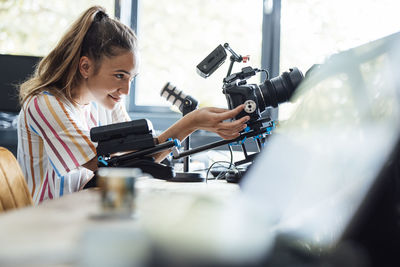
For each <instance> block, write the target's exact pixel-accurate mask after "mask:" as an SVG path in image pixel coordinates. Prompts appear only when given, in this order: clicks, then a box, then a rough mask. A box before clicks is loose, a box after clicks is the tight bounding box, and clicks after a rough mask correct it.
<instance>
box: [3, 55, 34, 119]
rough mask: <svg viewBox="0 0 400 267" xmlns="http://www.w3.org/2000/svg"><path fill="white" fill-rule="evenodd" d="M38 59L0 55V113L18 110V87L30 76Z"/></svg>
mask: <svg viewBox="0 0 400 267" xmlns="http://www.w3.org/2000/svg"><path fill="white" fill-rule="evenodd" d="M40 59H41V58H40V57H33V56H14V55H0V71H1V75H0V112H13V113H17V112H19V110H20V105H19V101H18V90H17V88H18V85H19V84H20V83H22V82H23V81H25V80H26V79H27V78H28V77H29V76H31V75H32V73H33V71H34V70H35V65H36V64H38V63H39V60H40Z"/></svg>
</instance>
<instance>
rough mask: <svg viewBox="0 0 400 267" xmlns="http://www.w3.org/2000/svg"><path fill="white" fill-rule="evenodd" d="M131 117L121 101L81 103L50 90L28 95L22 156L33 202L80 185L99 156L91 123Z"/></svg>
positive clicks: (20, 121)
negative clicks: (108, 105)
mask: <svg viewBox="0 0 400 267" xmlns="http://www.w3.org/2000/svg"><path fill="white" fill-rule="evenodd" d="M128 120H130V118H129V115H128V113H127V112H126V110H125V108H124V107H123V105H121V104H117V105H116V107H115V108H114V109H113V110H112V111H111V110H107V109H105V108H104V107H102V106H101V105H98V104H96V103H95V102H92V103H90V104H88V105H82V106H79V107H75V106H73V105H72V104H71V103H69V104H66V103H65V102H61V101H60V100H59V99H58V98H56V97H55V96H53V95H51V94H50V93H48V92H43V93H41V94H39V95H36V96H32V97H30V98H29V99H28V100H27V101H26V102H25V103H24V105H23V108H22V109H21V111H20V114H19V118H18V153H17V157H18V162H19V164H20V165H21V168H22V171H23V173H24V175H25V178H26V181H27V183H28V187H29V190H30V192H31V195H32V198H33V200H34V203H35V204H38V203H40V202H42V201H43V200H45V199H52V198H56V197H60V196H62V195H63V194H67V193H71V192H75V191H78V190H79V189H81V188H82V187H83V186H84V185H85V184H86V182H87V181H88V180H90V178H92V177H93V172H92V171H90V170H88V169H86V168H84V167H82V165H83V164H85V163H87V162H88V161H89V160H91V159H92V158H94V157H95V156H96V146H97V143H94V142H92V141H91V140H90V129H91V128H92V127H96V126H101V125H107V124H111V123H116V122H123V121H128Z"/></svg>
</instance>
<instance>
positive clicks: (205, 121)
mask: <svg viewBox="0 0 400 267" xmlns="http://www.w3.org/2000/svg"><path fill="white" fill-rule="evenodd" d="M243 108H244V105H240V106H237V107H236V108H235V109H232V110H229V109H223V108H215V107H206V108H201V109H198V110H195V111H192V112H191V113H189V114H188V115H186V116H188V119H189V118H190V121H191V127H192V129H193V131H195V130H199V129H202V130H206V131H210V132H214V133H216V134H218V135H219V136H221V137H222V138H224V139H233V138H236V137H238V136H239V133H240V132H241V131H242V130H243V129H245V128H246V127H247V125H246V122H247V121H248V120H249V119H250V117H249V116H244V117H242V118H240V119H238V120H234V121H226V120H228V119H232V118H234V117H235V116H236V115H238V114H239V113H240V112H241V111H242V110H243Z"/></svg>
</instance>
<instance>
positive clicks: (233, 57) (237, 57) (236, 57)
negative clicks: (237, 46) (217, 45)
mask: <svg viewBox="0 0 400 267" xmlns="http://www.w3.org/2000/svg"><path fill="white" fill-rule="evenodd" d="M224 48H225V49H226V50H228V51H229V52H230V53H231V54H232V55H231V56H230V58H229V59H230V60H231V63H229V68H228V73H227V74H226V77H228V76H229V75H231V72H232V68H233V63H235V62H242V60H243V57H242V56H241V55H238V54H236V53H235V51H233V50H232V48H231V47H230V46H229V44H228V43H225V44H224Z"/></svg>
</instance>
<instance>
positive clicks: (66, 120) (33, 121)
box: [26, 94, 97, 176]
mask: <svg viewBox="0 0 400 267" xmlns="http://www.w3.org/2000/svg"><path fill="white" fill-rule="evenodd" d="M26 108H27V118H26V119H27V121H28V123H29V124H30V125H31V127H32V128H33V130H34V132H35V133H36V134H38V135H39V136H40V137H41V138H42V139H43V143H44V148H45V150H46V154H47V155H48V157H49V160H50V164H52V165H53V167H54V168H56V169H57V170H58V172H59V175H61V176H64V175H65V174H67V173H69V172H70V171H71V170H74V169H76V168H78V167H79V166H82V165H83V164H85V163H86V162H88V161H89V160H91V159H92V158H93V157H95V156H96V145H97V144H96V143H94V142H92V141H91V140H90V132H89V129H88V128H87V127H84V124H83V122H82V119H81V117H80V116H79V112H77V109H75V108H73V107H72V106H70V105H66V104H64V103H63V102H61V101H60V100H59V99H57V98H56V97H54V96H52V95H50V94H41V95H38V96H35V97H34V98H33V99H32V101H30V103H29V105H27V107H26Z"/></svg>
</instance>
